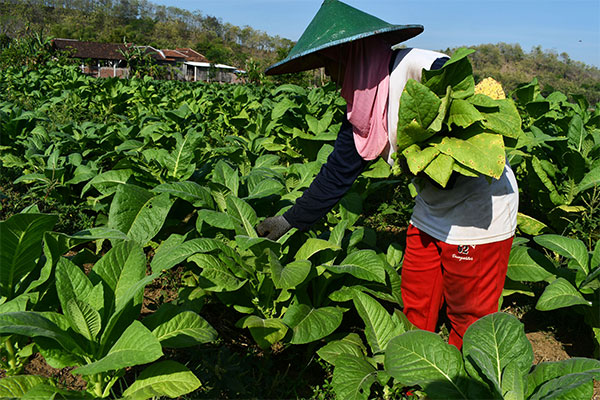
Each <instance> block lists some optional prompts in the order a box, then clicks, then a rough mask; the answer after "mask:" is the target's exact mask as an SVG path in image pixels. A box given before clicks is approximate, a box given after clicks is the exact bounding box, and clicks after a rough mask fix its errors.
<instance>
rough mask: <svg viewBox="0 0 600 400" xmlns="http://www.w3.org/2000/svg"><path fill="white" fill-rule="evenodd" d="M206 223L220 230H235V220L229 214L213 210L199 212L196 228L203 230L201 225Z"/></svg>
mask: <svg viewBox="0 0 600 400" xmlns="http://www.w3.org/2000/svg"><path fill="white" fill-rule="evenodd" d="M204 222H206V223H207V224H208V225H210V226H214V227H215V228H219V229H229V230H234V229H235V223H236V222H235V219H233V217H232V216H231V215H229V214H227V213H224V212H220V211H213V210H199V211H198V216H197V217H196V228H197V229H198V231H200V229H201V225H200V224H201V223H204Z"/></svg>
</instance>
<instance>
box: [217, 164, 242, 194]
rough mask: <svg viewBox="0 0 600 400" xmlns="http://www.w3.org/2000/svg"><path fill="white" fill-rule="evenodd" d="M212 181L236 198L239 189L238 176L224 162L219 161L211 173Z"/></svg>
mask: <svg viewBox="0 0 600 400" xmlns="http://www.w3.org/2000/svg"><path fill="white" fill-rule="evenodd" d="M212 181H213V182H216V183H218V184H220V185H221V186H223V187H224V188H227V189H228V191H229V192H230V193H231V194H232V195H233V196H237V195H238V191H239V187H240V176H239V174H238V172H237V171H236V170H234V169H233V168H231V167H230V166H229V165H228V164H227V163H226V162H224V161H219V162H218V163H217V164H216V165H215V168H214V169H213V172H212Z"/></svg>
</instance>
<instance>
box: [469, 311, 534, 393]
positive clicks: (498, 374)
mask: <svg viewBox="0 0 600 400" xmlns="http://www.w3.org/2000/svg"><path fill="white" fill-rule="evenodd" d="M462 350H463V357H464V359H465V368H466V370H467V372H469V374H470V375H471V376H472V377H476V379H479V380H480V381H481V382H485V380H484V379H483V377H481V376H478V374H477V370H478V368H479V369H481V370H484V371H486V372H487V374H490V375H489V376H488V379H491V380H492V381H493V382H496V383H498V384H499V387H500V388H502V394H504V393H506V392H509V391H511V390H513V388H515V387H517V388H521V389H522V390H523V388H524V382H525V381H524V380H525V379H526V376H527V373H528V372H529V369H530V368H531V364H532V363H533V349H532V347H531V343H530V342H529V340H528V339H527V337H526V336H525V331H524V328H523V324H522V323H520V322H519V320H518V319H517V318H515V317H514V316H512V315H509V314H504V313H494V314H490V315H486V316H485V317H483V318H480V319H479V320H477V321H475V322H474V323H473V324H472V325H471V326H469V328H468V329H467V331H466V332H465V334H464V337H463V349H462ZM473 351H475V352H477V351H479V352H481V354H483V355H484V356H485V357H478V356H477V355H475V357H474V358H473V357H470V355H471V353H472V352H473ZM481 354H479V355H481ZM486 359H487V360H489V362H490V363H489V364H488V362H486V363H485V364H480V363H479V362H480V361H483V360H486ZM490 366H491V367H492V369H491V370H490V368H489V367H490ZM507 369H508V370H511V373H510V374H507V373H506V370H507ZM516 396H517V397H520V398H522V397H523V393H516Z"/></svg>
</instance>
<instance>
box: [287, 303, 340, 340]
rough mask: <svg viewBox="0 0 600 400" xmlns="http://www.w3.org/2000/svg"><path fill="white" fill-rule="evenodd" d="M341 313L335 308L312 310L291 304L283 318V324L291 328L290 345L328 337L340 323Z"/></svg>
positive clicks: (311, 308) (305, 305)
mask: <svg viewBox="0 0 600 400" xmlns="http://www.w3.org/2000/svg"><path fill="white" fill-rule="evenodd" d="M342 316H343V312H342V311H341V310H340V309H339V308H336V307H322V308H313V307H311V306H309V305H307V304H293V305H292V306H290V308H289V309H288V310H287V311H286V313H285V315H284V316H283V318H282V320H283V322H284V323H285V324H286V325H287V326H289V327H290V328H292V331H293V336H292V339H291V340H290V343H292V344H303V343H310V342H314V341H315V340H319V339H321V338H324V337H325V336H327V335H329V334H330V333H332V332H333V331H335V330H336V329H337V327H338V326H340V324H341V323H342Z"/></svg>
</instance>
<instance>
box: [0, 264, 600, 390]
mask: <svg viewBox="0 0 600 400" xmlns="http://www.w3.org/2000/svg"><path fill="white" fill-rule="evenodd" d="M181 273H182V270H181V269H173V270H170V271H167V273H165V274H163V277H161V278H160V279H157V280H156V281H154V282H153V283H151V284H150V285H148V286H147V287H146V290H145V293H144V303H143V307H142V315H146V314H149V313H152V312H153V311H155V310H156V309H157V308H158V307H159V306H160V304H162V303H164V302H169V301H172V300H175V299H176V298H177V288H178V287H179V286H180V282H179V279H178V278H179V277H180V276H181ZM507 303H508V304H507ZM505 304H506V306H505V308H504V309H503V310H502V311H505V312H508V313H511V314H513V315H515V316H517V317H518V318H519V319H520V320H521V322H523V324H524V326H525V333H526V336H527V338H528V339H529V341H530V342H531V345H532V348H533V354H534V364H539V363H541V362H549V361H560V360H565V359H568V358H571V357H588V358H593V357H594V353H593V352H594V341H593V339H592V335H591V331H590V332H587V331H586V330H585V329H584V330H582V327H585V328H586V329H587V330H589V328H587V326H586V325H585V324H584V323H583V320H582V319H581V317H580V316H578V315H577V314H576V313H573V312H565V313H562V312H560V310H559V311H557V312H551V313H548V312H546V313H543V312H539V311H536V310H535V309H534V308H533V307H532V304H531V300H530V299H529V298H526V297H523V298H520V297H518V296H517V297H514V296H513V297H511V298H510V299H509V301H506V300H505ZM201 314H202V316H203V317H204V318H205V319H206V320H207V321H208V322H209V323H210V324H211V325H212V326H213V327H214V328H215V329H216V330H217V331H218V332H219V339H218V341H217V342H216V343H210V344H207V345H203V346H197V348H195V349H194V351H193V352H191V351H189V349H180V350H166V351H165V356H166V357H168V358H169V359H173V360H176V361H180V362H182V363H184V364H186V365H187V366H188V367H189V368H190V369H192V370H193V371H194V372H195V373H196V375H197V376H198V378H199V379H200V380H201V382H203V386H202V387H201V389H200V391H198V392H195V393H194V396H195V397H194V398H196V397H198V398H243V397H257V396H259V398H261V397H263V396H264V398H266V397H268V398H284V397H285V398H287V397H293V398H298V397H302V398H304V397H311V396H312V395H314V393H312V392H311V390H312V389H311V388H313V387H317V386H324V385H325V378H326V377H328V376H329V379H330V378H331V370H330V369H329V370H328V369H326V368H324V367H323V365H322V364H320V363H319V362H318V360H317V359H316V358H315V357H313V356H311V355H314V354H315V351H316V349H317V347H315V346H316V345H314V344H313V345H304V346H287V347H286V346H278V347H277V348H273V349H267V350H263V349H260V348H259V347H258V346H257V345H256V344H255V343H254V340H253V339H252V337H251V336H250V335H249V333H248V331H247V330H241V329H239V328H237V327H236V326H235V324H236V322H237V320H238V319H239V318H240V314H239V313H237V312H236V311H234V310H233V309H231V308H227V307H223V306H222V304H220V303H218V302H214V303H211V302H209V303H208V304H206V305H205V306H204V308H203V309H202V312H201ZM72 369H73V368H63V369H56V368H52V367H50V366H49V365H48V364H47V363H46V362H45V361H44V359H43V357H42V356H41V355H40V354H35V355H34V356H32V358H31V359H30V360H29V362H28V364H27V365H26V367H25V373H26V374H32V375H41V376H46V377H50V378H53V379H54V380H55V381H56V382H58V384H59V387H61V388H64V389H68V390H85V387H86V382H85V381H84V380H83V379H81V378H80V377H79V376H77V375H73V374H71V370H72ZM142 369H143V366H139V367H133V368H130V369H128V370H127V371H126V374H125V377H124V382H125V387H127V386H128V385H130V384H131V383H132V382H133V381H134V380H135V377H136V376H137V375H138V374H139V372H140V371H141V370H142ZM3 372H4V371H0V377H2V376H3V375H4V373H3ZM289 382H297V384H294V385H290V383H289ZM592 399H594V400H600V382H594V396H593V398H592Z"/></svg>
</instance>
